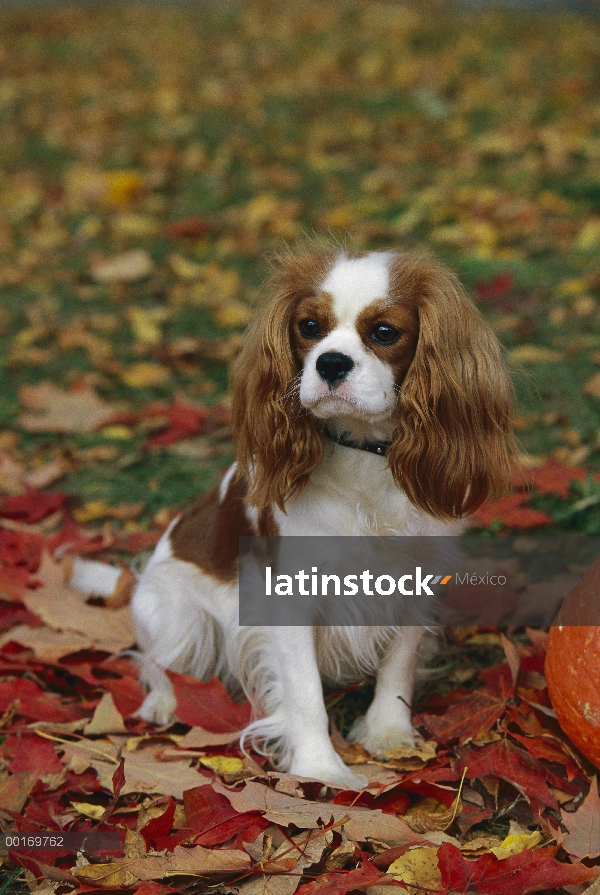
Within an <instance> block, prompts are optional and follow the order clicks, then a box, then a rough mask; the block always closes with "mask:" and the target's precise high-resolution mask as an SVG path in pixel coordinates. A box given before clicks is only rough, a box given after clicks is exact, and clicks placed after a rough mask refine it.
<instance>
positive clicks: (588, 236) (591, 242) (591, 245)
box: [575, 218, 600, 252]
mask: <svg viewBox="0 0 600 895" xmlns="http://www.w3.org/2000/svg"><path fill="white" fill-rule="evenodd" d="M597 246H600V218H592V219H591V220H589V221H586V223H585V224H584V225H583V227H582V228H581V230H580V231H579V235H578V236H577V239H576V240H575V248H576V249H580V250H581V251H584V252H586V251H588V250H589V249H595V248H596V247H597Z"/></svg>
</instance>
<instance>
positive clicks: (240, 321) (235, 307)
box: [215, 301, 250, 329]
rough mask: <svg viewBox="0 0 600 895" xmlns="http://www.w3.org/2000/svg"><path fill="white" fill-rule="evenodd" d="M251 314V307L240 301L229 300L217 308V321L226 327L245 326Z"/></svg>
mask: <svg viewBox="0 0 600 895" xmlns="http://www.w3.org/2000/svg"><path fill="white" fill-rule="evenodd" d="M249 316H250V312H249V309H248V308H247V307H246V305H243V304H242V303H241V302H239V301H228V302H227V304H224V305H221V306H220V307H218V308H217V309H216V310H215V322H216V323H217V324H218V325H219V326H222V327H223V328H224V329H229V328H232V327H234V326H245V325H246V324H247V323H248V318H249Z"/></svg>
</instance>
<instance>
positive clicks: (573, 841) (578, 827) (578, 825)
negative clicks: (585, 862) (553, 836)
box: [560, 776, 600, 860]
mask: <svg viewBox="0 0 600 895" xmlns="http://www.w3.org/2000/svg"><path fill="white" fill-rule="evenodd" d="M560 813H561V817H562V822H563V824H564V825H565V827H566V828H567V833H566V834H565V835H564V836H563V841H562V845H563V848H564V849H565V851H566V852H567V853H568V854H570V855H572V856H573V857H575V858H577V859H578V860H581V859H582V858H597V857H598V855H600V797H599V795H598V777H597V776H596V777H594V778H593V779H592V785H591V786H590V791H589V793H588V794H587V796H586V798H585V799H584V800H583V802H582V803H581V805H580V806H579V808H578V809H577V811H575V812H573V811H563V810H562V809H561V812H560Z"/></svg>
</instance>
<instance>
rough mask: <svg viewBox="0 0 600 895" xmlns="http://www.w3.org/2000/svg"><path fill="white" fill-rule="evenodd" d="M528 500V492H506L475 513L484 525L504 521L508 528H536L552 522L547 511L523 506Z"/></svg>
mask: <svg viewBox="0 0 600 895" xmlns="http://www.w3.org/2000/svg"><path fill="white" fill-rule="evenodd" d="M526 500H527V495H526V494H506V495H504V497H499V498H498V500H490V501H488V502H487V503H484V504H483V506H481V507H479V509H478V510H476V511H475V513H474V514H473V515H474V516H475V518H476V519H478V520H479V522H481V523H482V524H483V525H491V524H492V522H502V524H503V525H505V526H506V527H507V528H523V529H527V528H535V527H536V526H538V525H548V524H550V523H551V522H552V517H551V516H549V515H548V514H547V513H543V512H542V511H541V510H534V509H532V508H531V507H526V506H523V504H524V503H525V501H526Z"/></svg>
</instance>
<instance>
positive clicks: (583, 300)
mask: <svg viewBox="0 0 600 895" xmlns="http://www.w3.org/2000/svg"><path fill="white" fill-rule="evenodd" d="M573 310H574V311H575V313H576V314H577V316H578V317H589V315H590V314H593V313H594V311H595V310H596V301H595V299H594V298H592V296H591V295H579V296H577V298H575V299H573Z"/></svg>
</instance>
